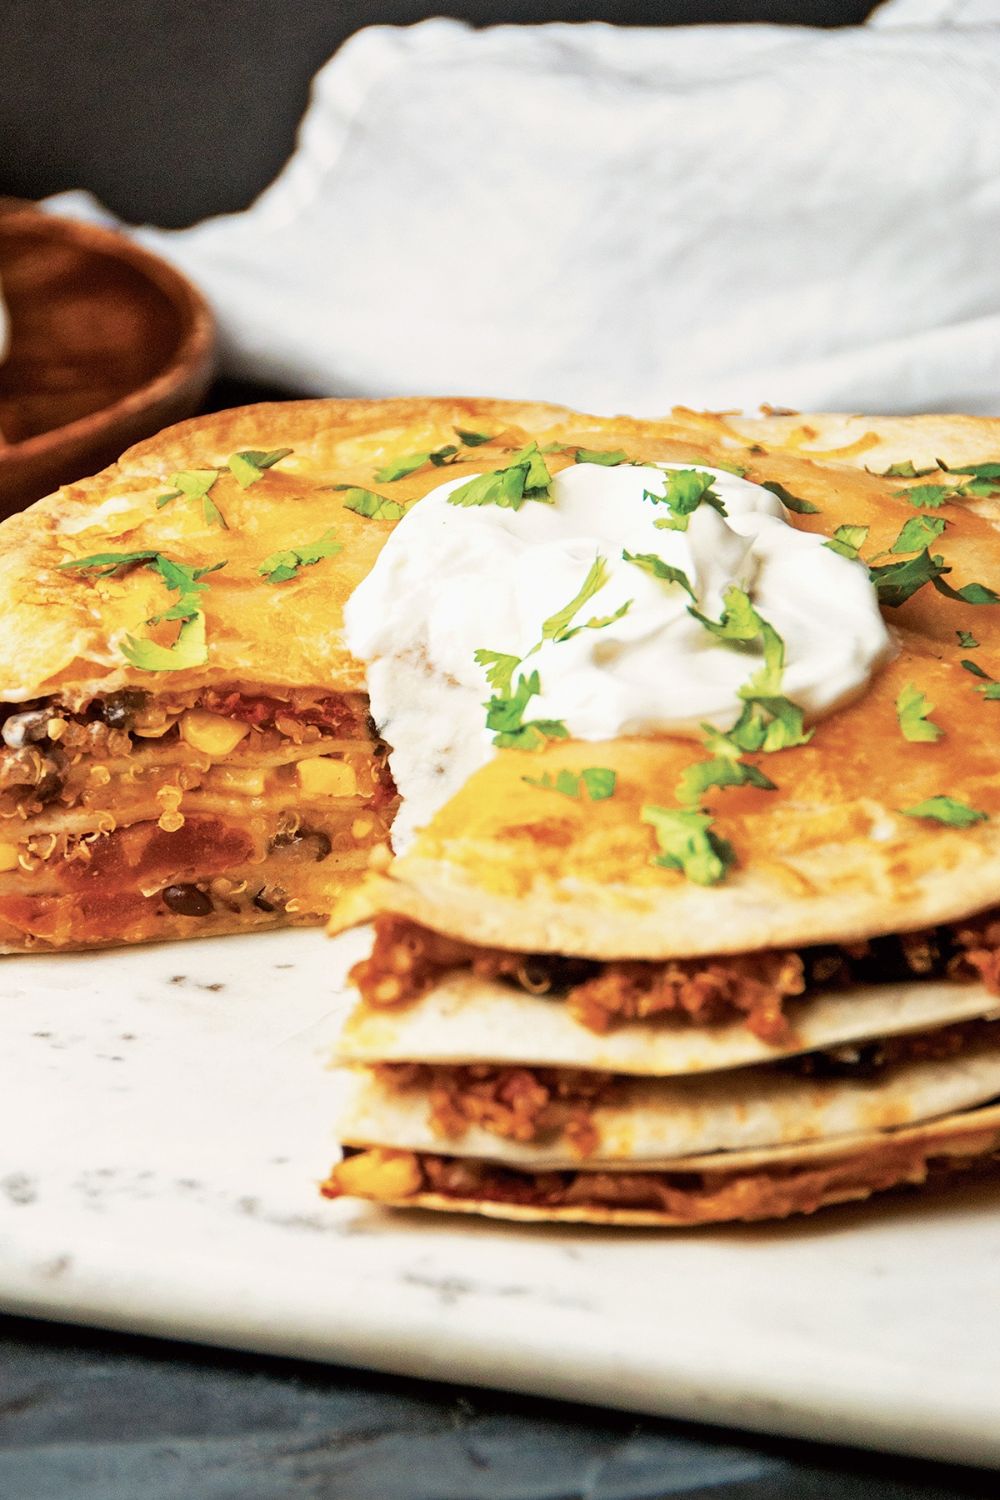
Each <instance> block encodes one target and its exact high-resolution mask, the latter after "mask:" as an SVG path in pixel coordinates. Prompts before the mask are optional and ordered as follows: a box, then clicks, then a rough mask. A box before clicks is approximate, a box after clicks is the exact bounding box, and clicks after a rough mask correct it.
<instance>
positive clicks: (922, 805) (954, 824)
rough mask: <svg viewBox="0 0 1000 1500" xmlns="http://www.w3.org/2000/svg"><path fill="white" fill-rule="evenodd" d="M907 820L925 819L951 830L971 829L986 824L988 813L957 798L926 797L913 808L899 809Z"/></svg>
mask: <svg viewBox="0 0 1000 1500" xmlns="http://www.w3.org/2000/svg"><path fill="white" fill-rule="evenodd" d="M901 811H902V812H903V813H905V815H906V817H908V818H927V819H928V820H930V821H932V822H934V823H947V824H948V825H949V827H951V828H971V827H972V825H973V824H974V823H986V822H988V820H989V813H984V812H979V811H978V809H977V808H974V807H970V806H969V804H968V803H967V802H960V801H959V800H958V798H957V797H927V798H926V799H925V800H924V801H923V802H918V803H917V804H916V806H914V807H904V808H902V809H901Z"/></svg>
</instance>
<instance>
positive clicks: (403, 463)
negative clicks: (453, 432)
mask: <svg viewBox="0 0 1000 1500" xmlns="http://www.w3.org/2000/svg"><path fill="white" fill-rule="evenodd" d="M457 452H458V449H457V448H456V447H455V445H454V443H446V444H445V446H444V447H443V448H434V449H432V450H431V451H430V452H427V453H408V454H406V456H405V457H404V458H397V459H394V460H392V461H391V462H390V463H387V464H386V465H385V466H384V467H383V468H381V469H378V470H377V471H376V474H375V483H376V484H393V483H395V481H396V480H397V479H405V478H406V476H407V475H408V474H413V473H415V472H416V470H417V469H422V468H423V467H424V465H425V464H433V465H434V466H435V468H438V469H439V468H441V466H442V465H443V464H446V463H448V462H449V461H451V460H453V459H454V456H455V454H456V453H457Z"/></svg>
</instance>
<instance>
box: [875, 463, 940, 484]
mask: <svg viewBox="0 0 1000 1500" xmlns="http://www.w3.org/2000/svg"><path fill="white" fill-rule="evenodd" d="M936 468H937V464H931V466H930V468H929V469H917V468H914V465H913V459H912V458H904V459H903V461H902V463H899V464H890V465H889V467H888V468H887V469H882V471H881V472H880V473H879V476H878V477H879V478H880V479H921V478H922V477H923V475H924V474H933V473H934V470H935V469H936ZM874 472H875V470H869V473H874Z"/></svg>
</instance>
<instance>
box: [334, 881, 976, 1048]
mask: <svg viewBox="0 0 1000 1500" xmlns="http://www.w3.org/2000/svg"><path fill="white" fill-rule="evenodd" d="M455 969H467V970H470V971H471V972H472V973H474V974H476V975H477V976H479V977H480V978H483V979H501V980H506V981H508V982H509V983H511V984H512V985H515V986H517V987H518V988H520V989H522V990H525V991H527V992H528V993H530V994H534V995H547V996H551V997H552V999H553V1000H555V1001H560V1002H562V1003H564V1004H566V1005H567V1006H568V1007H569V1010H570V1013H571V1014H572V1015H573V1017H574V1018H575V1019H576V1020H577V1021H578V1022H579V1023H580V1024H581V1025H582V1026H586V1027H587V1028H588V1029H589V1030H591V1031H595V1032H607V1031H609V1030H611V1029H613V1028H614V1027H615V1026H617V1025H620V1024H622V1023H624V1022H627V1021H649V1020H662V1021H669V1022H672V1023H675V1024H677V1023H680V1024H687V1025H691V1026H712V1025H721V1024H724V1023H726V1022H731V1021H733V1020H738V1019H739V1018H741V1017H742V1018H743V1020H744V1022H745V1024H746V1026H747V1028H748V1030H749V1031H751V1032H752V1033H753V1034H754V1035H755V1036H757V1037H759V1038H760V1040H761V1041H764V1042H767V1043H769V1044H770V1045H772V1046H782V1045H785V1044H787V1043H788V1042H789V1041H790V1040H791V1038H792V1028H791V1025H790V1023H789V1020H788V1017H787V1014H786V1007H787V1004H788V1002H789V1001H791V1000H795V999H798V998H800V997H801V998H805V997H807V996H809V995H810V994H812V993H814V992H816V991H818V990H820V989H822V990H824V991H830V990H837V989H841V988H842V989H845V990H846V989H848V988H850V987H851V986H852V985H856V984H877V983H892V982H894V981H898V980H912V979H937V978H947V979H952V980H956V981H963V980H965V981H972V980H977V979H978V980H981V981H982V983H984V984H985V985H987V987H988V988H990V989H991V990H994V991H995V992H996V993H998V994H1000V910H998V909H992V910H990V911H987V912H984V913H982V914H981V915H979V916H976V917H974V918H969V919H968V920H966V921H963V922H957V923H952V924H949V925H945V926H941V927H934V928H927V929H924V930H921V931H918V932H909V933H899V934H893V935H890V936H887V937H877V938H871V939H869V940H868V941H867V942H861V943H851V944H849V945H844V946H836V945H830V944H826V945H823V946H819V947H808V948H801V949H769V950H765V951H763V952H760V953H740V954H724V955H719V956H717V957H714V958H691V959H668V960H665V961H663V962H661V963H656V962H647V961H645V960H643V961H638V960H637V961H633V960H614V961H609V962H597V961H594V960H590V959H581V958H564V957H562V956H560V955H558V954H549V953H513V952H509V951H507V950H504V949H499V948H480V947H476V946H474V945H473V944H471V943H463V942H460V941H458V940H456V939H454V938H450V937H446V936H444V935H442V934H441V933H437V932H432V931H431V930H430V929H429V928H426V927H421V926H420V925H419V924H417V923H416V922H412V921H410V920H409V919H408V918H405V917H399V916H381V917H378V918H377V919H376V922H375V943H374V947H373V949H372V953H371V956H370V957H369V958H367V959H364V960H362V962H361V963H359V964H357V965H356V966H355V968H354V969H353V971H352V976H351V977H352V979H353V980H354V983H355V984H356V985H357V987H358V990H359V992H360V994H361V997H362V999H363V1000H364V1001H365V1003H366V1004H368V1005H370V1006H373V1007H376V1008H377V1007H380V1006H395V1005H405V1004H408V1003H410V1002H412V1001H415V1000H417V999H419V998H420V996H421V995H422V994H424V993H425V992H426V991H427V990H429V989H430V988H431V987H432V986H433V985H434V984H436V983H437V982H438V981H439V980H440V979H441V977H442V976H443V975H444V974H446V973H448V972H450V971H452V970H455Z"/></svg>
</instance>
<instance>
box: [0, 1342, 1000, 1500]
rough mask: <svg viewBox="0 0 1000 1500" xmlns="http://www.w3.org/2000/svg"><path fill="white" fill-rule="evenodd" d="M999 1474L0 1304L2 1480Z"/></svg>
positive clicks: (45, 1486)
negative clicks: (59, 1321) (57, 1320)
mask: <svg viewBox="0 0 1000 1500" xmlns="http://www.w3.org/2000/svg"><path fill="white" fill-rule="evenodd" d="M761 1357H762V1359H766V1357H767V1351H766V1350H762V1351H761ZM998 1493H1000V1480H998V1478H997V1475H995V1474H993V1475H990V1474H984V1473H981V1472H976V1471H973V1470H968V1469H959V1468H954V1467H946V1466H944V1465H938V1464H930V1463H923V1462H919V1461H917V1460H913V1459H904V1458H894V1457H889V1456H882V1455H878V1454H871V1453H861V1452H858V1451H855V1450H852V1449H846V1448H830V1447H820V1446H817V1445H811V1444H807V1443H801V1442H787V1441H782V1440H779V1439H772V1438H762V1437H757V1436H752V1435H747V1434H743V1433H737V1432H730V1431H721V1430H719V1429H712V1428H707V1427H706V1428H699V1427H695V1426H692V1425H690V1424H687V1423H680V1422H665V1421H659V1420H653V1419H650V1418H644V1419H642V1420H636V1419H634V1418H631V1417H628V1416H626V1415H622V1414H621V1413H616V1412H609V1411H604V1410H601V1409H598V1408H592V1407H587V1408H585V1407H578V1406H569V1405H564V1404H560V1403H557V1402H552V1401H542V1400H532V1399H530V1398H527V1397H515V1396H507V1395H500V1394H497V1393H494V1392H483V1391H477V1390H470V1389H467V1388H464V1387H459V1386H443V1385H432V1384H429V1383H428V1384H422V1383H420V1382H417V1381H412V1380H397V1379H393V1378H390V1377H387V1376H379V1375H372V1374H369V1373H367V1372H363V1371H357V1370H348V1369H343V1368H340V1367H331V1366H323V1365H314V1364H307V1363H304V1362H299V1361H295V1360H281V1359H272V1358H264V1357H256V1356H252V1355H246V1354H236V1353H229V1352H220V1351H217V1350H204V1349H200V1348H194V1347H192V1346H190V1345H181V1344H170V1343H166V1342H163V1341H159V1340H154V1339H146V1338H137V1337H136V1338H133V1337H128V1336H123V1335H120V1334H106V1333H99V1332H93V1331H90V1330H83V1329H74V1328H66V1327H63V1326H59V1325H49V1324H44V1323H37V1322H31V1321H28V1320H27V1319H19V1318H7V1319H0V1500H306V1497H311V1500H315V1497H321V1500H659V1497H665V1496H677V1495H683V1496H689V1497H695V1496H705V1497H709V1496H711V1500H960V1497H961V1500H967V1497H973V1496H978V1497H985V1496H990V1497H995V1496H996V1495H997V1494H998Z"/></svg>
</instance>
